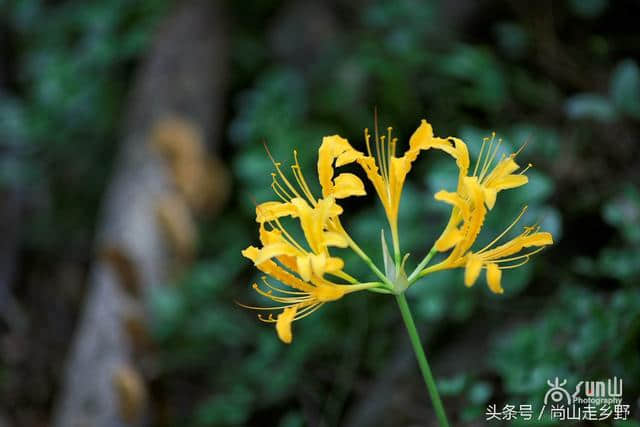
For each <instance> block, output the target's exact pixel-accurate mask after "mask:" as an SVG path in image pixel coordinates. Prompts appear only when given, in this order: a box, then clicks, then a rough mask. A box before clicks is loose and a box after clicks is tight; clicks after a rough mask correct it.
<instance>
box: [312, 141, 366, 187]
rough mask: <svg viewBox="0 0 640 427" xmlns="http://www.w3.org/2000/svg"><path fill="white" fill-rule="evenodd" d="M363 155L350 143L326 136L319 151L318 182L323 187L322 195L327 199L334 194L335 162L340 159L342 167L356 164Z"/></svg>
mask: <svg viewBox="0 0 640 427" xmlns="http://www.w3.org/2000/svg"><path fill="white" fill-rule="evenodd" d="M359 155H361V153H359V152H358V151H356V150H354V149H353V147H352V146H351V144H349V141H347V140H346V139H344V138H342V137H340V136H338V135H332V136H325V137H324V138H323V139H322V145H321V146H320V148H319V149H318V180H319V181H320V186H321V187H322V195H323V196H324V197H327V196H329V195H331V194H333V193H334V184H333V172H334V171H333V162H334V160H336V159H338V161H339V164H337V166H342V165H345V164H347V163H351V162H354V161H355V160H356V159H357V158H358V156H359Z"/></svg>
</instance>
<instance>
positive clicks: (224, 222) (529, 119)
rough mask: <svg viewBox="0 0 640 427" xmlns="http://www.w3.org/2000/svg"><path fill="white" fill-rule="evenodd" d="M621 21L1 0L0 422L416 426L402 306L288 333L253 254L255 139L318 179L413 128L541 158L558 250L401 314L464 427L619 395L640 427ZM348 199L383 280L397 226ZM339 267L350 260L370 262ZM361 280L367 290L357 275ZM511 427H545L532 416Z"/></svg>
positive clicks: (350, 8) (469, 8)
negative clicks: (382, 234) (561, 397)
mask: <svg viewBox="0 0 640 427" xmlns="http://www.w3.org/2000/svg"><path fill="white" fill-rule="evenodd" d="M638 16H640V5H639V4H638V3H637V2H635V1H630V0H629V1H624V0H620V1H615V2H614V1H607V0H562V1H555V2H551V1H541V2H518V1H500V0H481V1H472V0H457V1H450V2H436V1H413V0H398V1H367V0H357V1H343V0H332V1H326V2H321V1H315V0H303V1H278V0H261V1H254V2H248V3H245V2H230V1H229V2H222V1H218V2H216V1H205V0H189V1H182V2H177V1H170V0H140V1H135V2H131V1H127V0H103V1H99V2H81V1H71V0H66V1H62V0H46V1H45V0H22V1H17V0H16V1H11V0H4V1H0V47H1V49H0V192H1V199H0V236H1V237H0V426H2V427H5V426H25V427H31V426H33V427H38V426H55V427H67V426H133V425H152V426H194V427H205V426H277V427H298V426H348V427H360V426H363V427H365V426H431V425H435V418H434V414H433V413H432V410H431V405H430V403H429V401H428V398H427V394H426V392H425V389H424V385H423V383H422V380H421V377H420V374H419V371H418V367H417V364H416V362H415V359H414V356H413V354H412V352H411V349H410V345H409V341H408V339H407V336H406V333H405V331H404V329H403V325H402V322H401V319H400V316H399V313H398V311H397V308H396V307H395V304H394V303H393V300H392V299H390V298H388V297H386V296H384V295H378V294H368V293H359V294H357V296H356V295H353V296H350V297H347V298H344V299H342V300H340V301H339V302H338V303H335V304H329V305H327V306H325V307H323V309H322V310H320V311H318V312H316V313H315V314H314V315H313V316H311V317H308V318H306V319H305V320H302V321H300V322H296V324H295V325H294V335H295V339H294V342H293V344H292V345H290V346H286V345H283V344H282V343H281V342H280V341H279V340H278V339H277V337H276V335H275V332H274V329H273V327H271V326H269V325H265V324H263V323H261V322H259V321H258V320H257V319H256V317H255V313H254V312H251V311H249V310H244V309H241V308H239V307H238V306H237V305H236V304H235V303H234V301H242V302H244V303H251V304H256V303H257V304H264V303H265V302H266V301H263V300H262V301H261V300H260V299H259V297H258V296H257V295H255V293H254V292H252V290H251V287H250V285H251V283H253V281H255V280H256V278H258V277H259V276H258V275H257V274H256V271H255V269H253V268H252V266H251V263H250V262H249V261H248V260H246V259H245V258H243V257H241V255H240V250H241V249H243V248H244V247H246V246H248V245H249V244H255V242H256V241H257V226H256V224H255V222H254V206H255V205H254V202H255V201H258V202H261V201H266V200H270V199H272V197H273V196H272V195H271V193H270V188H269V184H270V182H271V178H270V175H269V174H270V172H271V170H272V166H271V164H270V162H269V160H268V157H267V156H266V154H265V150H264V147H263V141H265V142H266V144H267V145H268V147H269V149H270V150H271V152H272V153H273V154H274V156H275V157H276V158H277V159H279V160H280V161H283V162H284V163H285V164H288V163H289V162H290V161H291V160H292V150H293V149H294V148H295V149H297V150H298V152H299V155H300V161H301V163H302V167H303V169H304V170H305V171H306V176H307V180H309V181H315V178H314V171H315V161H316V157H317V148H318V147H319V144H320V142H321V138H322V137H323V136H324V135H330V134H335V133H339V134H340V135H342V136H344V137H347V138H348V139H349V140H350V141H351V142H352V144H354V145H356V146H359V144H362V143H363V138H362V132H363V128H364V127H369V128H371V127H372V126H373V110H374V108H376V107H377V109H378V112H379V115H380V124H381V126H383V127H384V126H387V125H389V126H393V127H394V129H395V133H396V135H397V136H398V137H399V140H400V141H401V143H406V141H407V139H408V137H409V136H410V135H411V133H412V132H413V131H414V130H415V128H416V127H417V126H418V124H419V121H420V119H421V118H427V119H428V120H429V121H430V122H431V123H432V124H433V126H434V129H435V132H436V134H437V135H441V136H446V135H454V136H459V137H461V138H463V139H464V140H465V141H466V142H467V144H468V145H469V147H470V150H471V152H472V155H477V153H478V150H479V148H480V144H481V142H482V138H483V137H485V136H488V135H490V134H491V132H492V131H495V132H496V133H497V135H498V137H501V138H502V139H503V140H504V146H505V147H506V148H505V150H515V149H518V148H519V147H520V146H521V145H522V143H524V142H525V141H529V144H528V146H527V147H526V149H525V150H524V151H523V152H522V153H521V154H520V156H519V159H520V162H521V163H523V164H526V163H528V162H531V163H533V164H534V167H533V168H532V169H531V170H530V171H529V172H528V175H529V177H530V183H529V184H528V185H527V186H525V187H521V188H519V189H516V190H511V191H508V192H504V193H501V194H500V196H501V197H500V198H499V199H498V203H497V205H496V208H495V209H494V210H493V211H491V213H490V215H489V216H488V219H487V223H486V224H485V232H486V235H485V234H483V235H482V236H481V238H480V240H483V239H484V240H483V241H489V240H490V239H491V237H490V236H495V235H497V234H498V233H499V232H501V231H502V230H503V229H504V227H506V226H507V225H508V224H510V223H511V221H512V220H513V218H514V217H515V216H516V215H517V213H518V212H519V210H520V208H521V207H522V205H523V204H527V205H528V206H529V211H528V213H527V217H526V221H525V223H532V222H536V221H537V222H539V223H540V224H541V225H542V226H543V228H544V229H546V230H549V231H551V232H552V233H553V235H554V240H555V242H556V244H555V245H554V246H552V247H551V248H549V249H547V250H545V251H543V252H542V253H541V254H539V255H538V256H537V257H535V259H534V260H533V261H531V262H530V263H528V264H527V265H525V266H524V267H522V268H519V269H514V270H510V271H507V272H505V274H504V276H503V287H504V288H505V293H504V294H503V295H500V296H496V295H492V294H490V292H488V290H487V289H486V286H485V284H484V280H480V281H479V283H478V284H477V285H476V286H474V287H473V288H471V289H467V288H465V286H464V285H463V279H462V276H463V272H462V271H461V270H456V271H447V272H441V273H437V274H434V275H430V276H429V277H428V278H427V279H426V280H424V281H423V282H422V283H420V284H419V285H416V286H415V287H413V288H411V289H410V290H409V292H408V297H409V302H410V304H411V306H412V308H413V309H414V312H415V313H414V314H415V316H416V318H417V319H416V320H417V322H418V324H419V329H420V333H421V335H422V337H423V341H424V344H425V346H426V349H427V354H428V356H429V357H430V360H431V363H432V368H433V370H434V372H435V375H436V377H437V379H438V383H439V387H440V389H441V391H442V393H443V396H444V403H445V407H446V408H447V410H448V413H449V416H450V418H451V420H452V423H453V425H470V426H471V425H478V426H481V425H485V424H486V421H485V410H486V408H487V406H488V405H490V404H496V405H497V407H498V408H502V407H503V406H504V405H505V404H513V405H518V404H521V403H524V404H526V403H529V404H532V405H533V406H534V408H538V407H540V405H541V403H542V398H543V396H544V394H545V392H546V391H547V390H548V386H547V383H546V381H547V380H548V379H551V378H554V377H560V378H566V379H567V380H568V383H569V384H575V383H577V382H578V381H579V380H598V379H605V378H609V377H613V376H614V375H615V376H617V377H619V378H623V380H624V396H623V398H624V400H625V403H627V404H629V405H630V406H631V414H632V417H635V420H636V421H628V422H626V423H622V422H620V421H616V422H614V421H613V420H608V421H606V422H605V421H603V422H600V424H598V425H617V426H618V425H627V426H640V422H638V421H637V420H638V419H640V418H638V414H640V407H639V403H638V396H639V394H640V289H639V288H638V279H640V188H639V185H640V171H639V169H638V164H637V161H638V160H639V159H640V156H639V154H640V146H639V137H640V68H639V65H638V53H639V47H640V33H638V30H637V17H638ZM451 163H453V162H451V161H450V159H449V158H447V157H446V156H444V155H441V154H438V153H427V154H426V155H425V154H423V155H422V156H421V157H420V159H419V161H418V162H417V163H416V166H414V169H413V170H412V172H411V175H410V180H409V182H408V183H407V184H406V187H405V190H404V195H403V201H402V206H401V211H402V212H401V218H400V228H401V229H400V236H401V242H402V245H403V248H404V250H405V251H408V252H411V254H413V255H412V256H411V258H410V261H409V263H410V265H415V263H416V262H417V260H418V259H420V258H421V256H422V254H424V253H425V252H426V251H427V250H428V249H429V248H430V247H431V245H432V243H433V240H434V239H435V238H436V237H437V236H438V235H439V232H440V230H441V229H442V227H443V226H444V225H445V223H446V220H447V217H448V208H447V206H446V205H444V204H441V203H436V202H435V201H434V199H433V194H434V193H435V192H436V191H437V190H439V189H441V188H452V187H453V186H455V176H456V175H455V174H456V171H455V165H452V164H451ZM375 202H376V201H375V200H374V199H373V198H371V197H366V198H358V199H357V200H348V201H347V202H346V203H345V211H346V213H345V215H343V217H344V220H345V223H346V226H347V228H348V229H349V230H350V232H351V233H352V235H353V236H354V237H355V238H356V240H357V241H359V242H361V244H362V245H363V247H365V248H366V250H367V252H368V253H370V254H376V255H375V256H376V257H378V258H376V260H377V261H378V262H379V261H380V258H379V256H380V255H379V252H380V251H379V237H378V236H379V230H380V228H381V227H382V224H383V223H384V222H383V221H384V217H383V214H382V212H381V209H380V207H379V206H378V205H377V204H376V203H375ZM347 262H348V263H353V265H359V264H358V261H357V259H351V258H349V259H347ZM353 271H354V272H355V273H356V275H358V274H361V275H362V276H363V277H367V276H366V271H365V270H361V271H360V272H358V270H357V267H355V268H354V269H353ZM512 425H553V422H549V421H541V422H538V423H534V422H533V421H529V422H521V423H520V424H518V422H512Z"/></svg>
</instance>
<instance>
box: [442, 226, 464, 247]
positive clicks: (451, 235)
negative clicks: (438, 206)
mask: <svg viewBox="0 0 640 427" xmlns="http://www.w3.org/2000/svg"><path fill="white" fill-rule="evenodd" d="M460 240H462V231H460V229H458V228H457V227H447V229H446V230H445V232H444V233H442V236H440V238H439V239H438V240H437V241H436V250H438V251H440V252H445V251H447V250H449V249H451V248H452V247H453V246H455V245H456V244H457V243H458V242H459V241H460Z"/></svg>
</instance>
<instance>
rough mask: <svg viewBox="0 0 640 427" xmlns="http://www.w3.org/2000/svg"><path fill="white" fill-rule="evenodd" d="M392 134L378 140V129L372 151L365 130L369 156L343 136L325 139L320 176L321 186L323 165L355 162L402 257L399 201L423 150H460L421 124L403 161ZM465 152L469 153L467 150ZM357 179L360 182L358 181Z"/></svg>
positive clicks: (430, 128)
mask: <svg viewBox="0 0 640 427" xmlns="http://www.w3.org/2000/svg"><path fill="white" fill-rule="evenodd" d="M391 131H392V128H390V127H389V128H387V135H386V136H385V135H382V136H379V135H378V129H377V125H376V129H375V135H374V144H375V147H374V149H373V151H372V148H371V135H370V134H369V130H368V129H365V131H364V139H365V144H366V148H367V153H366V154H364V153H362V152H360V151H357V150H355V149H354V148H353V147H352V146H351V145H350V144H349V142H348V141H347V140H346V139H344V138H341V137H340V136H337V135H334V136H330V137H327V138H324V140H323V142H322V146H321V147H320V160H319V162H318V172H319V174H320V182H323V171H322V170H320V165H321V164H322V165H329V164H331V163H332V162H333V160H334V159H336V166H337V167H338V166H342V165H343V164H346V163H352V162H354V161H355V162H357V163H358V164H359V165H360V166H361V167H362V169H363V170H364V172H365V173H366V175H367V178H368V179H369V181H371V184H373V187H374V188H375V190H376V193H377V195H378V198H379V199H380V202H381V203H382V206H383V207H384V211H385V213H386V216H387V220H388V222H389V227H390V228H391V235H392V239H393V245H394V250H395V252H396V255H399V253H398V252H399V242H398V210H399V207H400V197H401V196H402V187H403V186H404V182H405V180H406V177H407V174H408V173H409V171H410V170H411V165H412V164H413V162H414V161H415V160H416V159H417V158H418V155H419V154H420V151H421V150H427V149H430V148H438V149H441V150H444V151H446V152H449V153H450V154H452V155H454V154H457V151H456V150H458V149H460V148H459V146H452V142H454V140H453V139H451V138H450V139H442V138H435V137H434V136H433V129H432V127H431V125H430V124H429V123H427V121H426V120H422V122H421V123H420V126H419V127H418V129H416V131H415V132H414V133H413V135H411V138H410V139H409V148H408V149H407V151H406V152H405V153H404V154H403V155H402V156H401V157H397V156H396V145H397V138H393V137H392V136H391ZM454 144H455V142H454ZM462 149H464V150H466V147H464V148H462ZM374 153H375V154H374ZM467 158H468V156H467ZM323 169H324V168H323ZM331 172H333V170H331ZM342 175H345V174H342ZM340 176H341V175H340ZM340 176H338V178H340ZM354 178H355V179H358V178H357V177H354ZM336 181H337V180H336ZM327 187H329V186H328V185H327V186H323V188H327Z"/></svg>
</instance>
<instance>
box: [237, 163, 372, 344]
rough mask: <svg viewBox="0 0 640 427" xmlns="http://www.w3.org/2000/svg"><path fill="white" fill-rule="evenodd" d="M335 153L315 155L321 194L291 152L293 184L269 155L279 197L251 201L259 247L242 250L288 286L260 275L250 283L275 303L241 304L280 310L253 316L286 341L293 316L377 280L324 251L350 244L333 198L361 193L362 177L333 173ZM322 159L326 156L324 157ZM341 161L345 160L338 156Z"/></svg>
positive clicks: (259, 266) (307, 313)
mask: <svg viewBox="0 0 640 427" xmlns="http://www.w3.org/2000/svg"><path fill="white" fill-rule="evenodd" d="M269 155H270V154H269ZM339 156H340V153H337V152H334V153H323V156H321V158H320V160H319V161H318V170H319V172H320V171H321V173H320V174H319V175H320V185H321V187H322V192H323V196H324V197H323V198H315V197H314V196H313V194H312V192H311V190H310V187H309V185H308V184H307V182H306V181H305V179H304V176H303V175H302V172H301V168H300V164H299V163H298V159H297V153H296V152H294V158H295V163H294V165H293V166H292V171H293V175H294V177H295V180H296V183H297V187H296V186H294V185H293V184H292V183H291V181H289V179H288V178H287V177H286V175H285V174H284V173H283V172H282V170H281V169H280V163H277V162H275V161H273V159H272V161H273V164H274V167H275V169H276V172H275V173H273V174H272V184H271V186H272V188H273V190H274V192H275V193H276V195H277V196H278V197H279V198H280V201H268V202H264V203H261V204H260V205H258V206H257V207H256V222H258V224H259V231H260V242H261V244H262V247H261V248H257V247H254V246H249V247H248V248H246V249H245V250H244V251H242V254H243V255H244V256H245V257H247V258H249V259H250V260H252V261H253V262H254V264H255V266H256V267H257V268H258V269H259V270H260V271H262V272H263V273H265V274H266V275H268V276H271V277H273V278H274V279H276V280H278V281H279V282H281V283H282V284H283V285H286V287H288V288H290V289H286V288H283V287H278V286H275V285H272V284H271V283H270V282H269V281H268V280H267V278H266V277H264V278H263V280H262V283H263V287H260V286H259V285H258V284H254V285H253V287H254V289H255V290H256V291H257V292H258V293H259V294H260V295H262V296H265V297H267V298H269V299H271V300H272V301H274V302H276V303H279V304H280V305H278V306H275V307H253V306H247V305H244V304H241V305H242V306H243V307H247V308H253V309H257V310H282V312H281V313H280V314H279V315H278V316H277V317H276V318H274V317H273V315H269V316H267V317H265V316H262V315H260V316H258V317H259V318H260V319H261V320H263V321H265V322H270V323H271V322H272V323H276V332H277V334H278V336H279V337H280V339H281V340H282V341H283V342H285V343H290V342H291V341H292V332H291V323H292V322H293V321H295V320H298V319H301V318H303V317H306V316H308V315H309V314H311V313H313V312H314V311H315V310H317V309H318V308H320V307H321V306H322V305H323V304H324V303H326V302H329V301H334V300H337V299H339V298H341V297H342V296H344V295H346V294H348V293H351V292H355V291H359V290H363V289H368V288H372V287H375V286H378V285H379V284H378V283H377V282H373V283H358V282H357V281H356V280H355V279H353V278H352V277H351V276H349V275H348V274H347V273H345V272H344V271H343V267H344V261H343V260H342V259H341V258H339V257H335V256H332V255H331V254H330V252H329V248H331V247H339V248H345V247H347V246H350V245H354V243H353V241H352V240H351V238H350V237H349V235H348V234H347V232H346V231H345V230H344V228H343V227H342V225H341V224H340V220H339V218H338V217H339V215H340V214H342V207H340V206H339V205H338V204H337V203H336V198H344V197H349V196H355V195H364V194H365V191H364V185H363V183H362V181H361V180H360V179H359V178H358V177H356V176H355V175H353V174H348V173H343V174H340V175H338V176H337V177H336V178H335V179H334V178H333V166H332V162H333V159H335V158H339ZM327 159H331V160H330V161H329V162H327ZM340 161H341V162H342V163H341V164H345V160H344V159H343V158H341V159H340ZM283 217H290V218H294V219H297V221H298V222H299V225H300V228H301V229H302V232H303V235H304V237H305V240H306V245H303V244H301V243H299V242H298V241H297V240H296V239H295V238H294V237H293V236H292V234H291V233H289V232H288V231H287V229H286V228H285V227H284V226H283V224H282V222H281V218H283ZM326 274H329V275H332V276H334V277H336V278H341V279H343V280H344V281H347V282H349V283H348V284H345V283H335V282H334V281H331V280H329V279H327V278H326V277H325V275H326Z"/></svg>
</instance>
